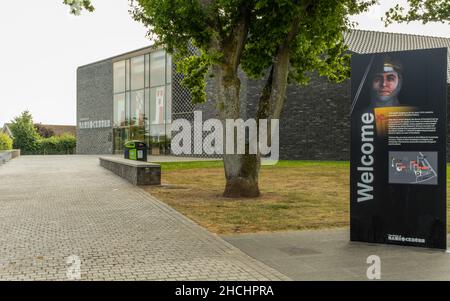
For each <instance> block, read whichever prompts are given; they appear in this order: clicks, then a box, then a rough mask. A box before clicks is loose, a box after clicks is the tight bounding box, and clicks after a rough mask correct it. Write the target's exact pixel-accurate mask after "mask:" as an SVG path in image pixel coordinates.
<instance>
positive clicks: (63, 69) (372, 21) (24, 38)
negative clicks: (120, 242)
mask: <svg viewBox="0 0 450 301" xmlns="http://www.w3.org/2000/svg"><path fill="white" fill-rule="evenodd" d="M61 2H62V0H21V1H1V4H0V38H1V47H0V57H1V58H2V63H1V64H0V65H1V67H0V90H1V94H0V126H2V125H3V123H5V122H9V121H10V120H11V119H12V118H13V117H14V116H17V115H19V114H20V112H22V111H23V110H26V109H27V110H29V111H30V112H31V113H32V115H33V117H34V120H35V122H41V123H45V124H73V125H74V124H75V122H76V121H75V120H76V69H77V67H78V66H81V65H84V64H88V63H91V62H94V61H97V60H100V59H104V58H108V57H111V56H113V55H117V54H120V53H124V52H127V51H130V50H134V49H137V48H141V47H144V46H148V45H149V44H150V42H149V41H148V40H147V39H146V38H145V33H146V31H145V29H144V28H143V27H142V26H141V25H140V24H139V23H136V22H135V21H133V20H132V19H131V17H130V16H129V14H128V1H127V0H93V3H94V5H95V7H96V11H95V12H94V13H92V14H88V13H84V14H83V15H82V16H80V17H74V16H71V15H69V13H68V9H67V7H66V6H64V5H63V4H61ZM395 2H396V1H381V3H382V4H381V5H380V6H378V7H375V8H373V9H372V10H371V11H370V12H369V13H367V14H365V15H363V16H358V17H354V18H353V20H355V21H358V22H359V23H360V25H359V26H358V28H360V29H369V30H377V31H388V32H401V33H411V34H420V35H431V36H442V37H447V38H450V26H448V25H445V24H430V25H426V26H424V25H421V24H409V25H405V24H401V25H398V24H395V25H392V26H390V27H388V28H385V27H384V26H383V24H382V22H381V21H380V17H381V16H382V15H383V13H384V11H386V10H387V8H388V7H390V6H391V5H392V4H393V3H394V4H395Z"/></svg>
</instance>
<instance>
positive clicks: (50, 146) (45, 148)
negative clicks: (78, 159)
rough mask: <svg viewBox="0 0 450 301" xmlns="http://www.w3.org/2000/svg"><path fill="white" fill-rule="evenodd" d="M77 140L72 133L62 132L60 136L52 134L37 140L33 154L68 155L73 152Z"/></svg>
mask: <svg viewBox="0 0 450 301" xmlns="http://www.w3.org/2000/svg"><path fill="white" fill-rule="evenodd" d="M76 145H77V140H76V138H75V137H74V136H73V135H70V134H63V135H61V136H52V137H50V138H42V139H40V140H39V141H38V147H37V149H36V151H35V152H34V154H36V155H68V154H74V152H75V148H76Z"/></svg>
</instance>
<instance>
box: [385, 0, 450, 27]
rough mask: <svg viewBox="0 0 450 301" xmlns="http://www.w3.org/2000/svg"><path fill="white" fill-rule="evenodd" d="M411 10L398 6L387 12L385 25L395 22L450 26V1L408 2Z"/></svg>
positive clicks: (414, 0) (422, 0) (409, 0)
mask: <svg viewBox="0 0 450 301" xmlns="http://www.w3.org/2000/svg"><path fill="white" fill-rule="evenodd" d="M408 5H409V9H408V10H407V11H406V10H405V8H404V7H402V6H400V5H399V4H397V5H396V6H394V7H393V8H391V9H389V11H387V12H386V16H385V18H383V21H384V22H385V25H386V26H387V25H389V24H392V23H394V22H407V23H409V22H411V21H422V23H423V24H426V23H428V22H441V23H448V24H450V1H449V0H408Z"/></svg>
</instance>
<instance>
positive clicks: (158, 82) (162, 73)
mask: <svg viewBox="0 0 450 301" xmlns="http://www.w3.org/2000/svg"><path fill="white" fill-rule="evenodd" d="M165 84H166V53H165V51H157V52H153V53H152V54H151V55H150V86H151V87H155V86H162V85H165Z"/></svg>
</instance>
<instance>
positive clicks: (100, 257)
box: [0, 156, 289, 280]
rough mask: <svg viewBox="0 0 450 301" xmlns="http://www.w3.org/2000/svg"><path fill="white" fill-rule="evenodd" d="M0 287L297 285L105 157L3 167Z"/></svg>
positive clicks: (23, 161)
mask: <svg viewBox="0 0 450 301" xmlns="http://www.w3.org/2000/svg"><path fill="white" fill-rule="evenodd" d="M0 229H1V230H0V231H1V235H0V280H69V279H75V280H77V279H81V280H175V279H179V280H241V279H245V280H289V278H288V277H286V276H285V275H283V274H282V273H280V272H278V271H277V270H275V269H274V268H271V267H269V266H267V265H266V264H264V263H262V262H260V261H258V260H255V259H253V258H252V257H250V256H248V255H246V254H245V253H243V252H242V251H240V250H239V249H237V248H236V247H234V246H232V245H231V244H229V243H227V242H225V241H224V240H223V239H221V238H220V237H218V236H217V235H214V234H211V233H210V232H208V231H206V230H205V229H204V228H202V227H200V226H198V225H197V224H195V223H194V222H192V221H191V220H189V219H188V218H186V217H185V216H183V215H181V214H180V213H178V212H177V211H175V210H174V209H172V208H170V207H169V206H167V205H165V204H164V203H162V202H160V201H158V200H157V199H155V198H153V197H152V196H150V195H149V194H147V193H146V192H144V191H143V190H142V189H140V188H137V187H135V186H133V185H131V184H129V183H128V182H127V181H126V180H124V179H122V178H120V177H118V176H116V175H114V174H113V173H111V172H110V171H108V170H106V169H104V168H102V167H100V165H99V163H98V157H97V156H23V157H20V158H18V159H15V160H12V161H10V162H9V163H8V164H7V165H2V166H0Z"/></svg>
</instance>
